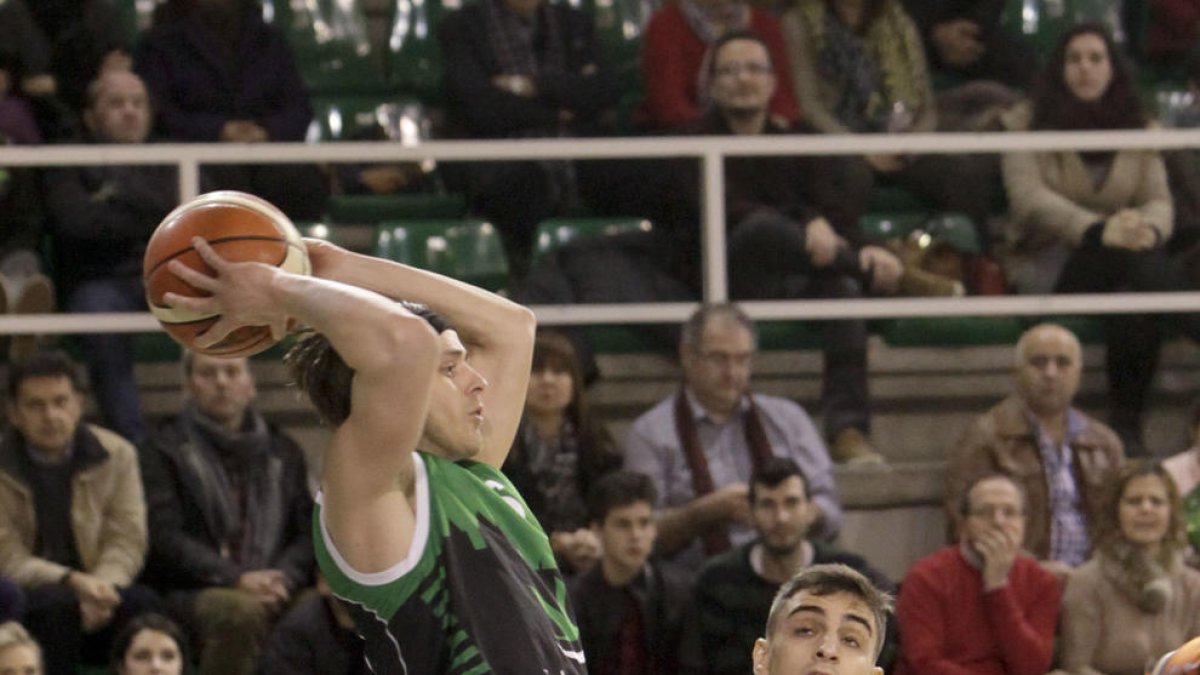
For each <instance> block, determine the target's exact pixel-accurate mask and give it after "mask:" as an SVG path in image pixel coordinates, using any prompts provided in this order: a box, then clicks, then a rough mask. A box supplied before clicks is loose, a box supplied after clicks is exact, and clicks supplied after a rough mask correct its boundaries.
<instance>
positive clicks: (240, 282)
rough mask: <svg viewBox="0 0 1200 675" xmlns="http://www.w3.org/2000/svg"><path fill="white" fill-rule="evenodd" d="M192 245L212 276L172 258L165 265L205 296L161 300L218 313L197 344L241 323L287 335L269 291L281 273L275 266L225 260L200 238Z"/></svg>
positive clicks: (217, 338) (279, 336)
mask: <svg viewBox="0 0 1200 675" xmlns="http://www.w3.org/2000/svg"><path fill="white" fill-rule="evenodd" d="M192 246H193V247H194V248H195V250H196V252H197V253H198V254H199V255H200V257H201V258H203V259H204V262H205V263H206V264H207V265H208V266H209V267H211V268H212V269H213V272H214V274H213V275H208V274H205V273H203V272H200V271H197V270H194V269H192V268H190V267H188V266H187V265H184V264H183V263H181V262H179V261H177V260H172V261H171V262H170V263H169V264H168V268H169V269H170V271H171V273H172V274H175V275H176V276H178V277H179V278H180V279H182V280H183V281H185V282H187V283H188V284H190V285H191V286H193V287H195V288H196V289H198V290H201V291H204V292H207V293H208V294H209V295H208V297H188V296H185V295H180V294H178V293H166V294H165V295H163V300H164V301H165V302H166V303H167V304H168V305H170V306H171V307H177V308H181V309H187V310H191V311H195V312H213V313H217V314H220V315H221V319H220V320H219V321H217V322H216V323H214V324H213V325H212V326H211V327H210V328H209V329H208V330H206V331H205V332H204V333H202V334H201V335H199V336H197V338H196V345H197V346H199V347H202V348H203V347H209V346H211V345H214V344H216V343H218V342H220V341H221V340H222V339H224V338H225V337H226V336H227V335H229V334H230V333H232V332H233V331H235V330H237V329H238V328H241V327H242V326H267V327H268V328H269V329H270V331H271V337H272V338H273V339H275V340H280V339H282V338H283V337H284V335H286V334H287V323H288V317H287V316H286V315H284V314H283V313H281V312H280V311H279V308H278V306H277V303H275V302H274V300H273V298H272V297H271V293H270V289H271V285H272V284H273V283H274V281H275V277H276V276H278V275H279V274H282V272H280V271H279V269H278V268H275V267H272V266H270V265H265V264H263V263H258V262H230V261H228V260H225V259H224V258H222V257H221V256H220V254H218V253H217V252H216V251H214V250H213V249H212V247H211V246H209V244H208V242H206V241H205V240H204V239H203V238H201V237H195V238H194V239H192Z"/></svg>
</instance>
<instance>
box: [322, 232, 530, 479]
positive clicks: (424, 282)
mask: <svg viewBox="0 0 1200 675" xmlns="http://www.w3.org/2000/svg"><path fill="white" fill-rule="evenodd" d="M305 241H306V243H307V244H308V250H309V256H310V257H311V258H312V262H313V273H314V274H315V275H317V276H320V277H323V278H326V279H332V280H335V281H340V282H343V283H346V284H351V285H353V286H358V287H360V288H365V289H367V290H371V291H374V292H376V293H380V294H382V295H386V296H388V297H391V298H397V299H403V300H409V301H412V302H419V303H421V304H423V305H428V306H429V307H431V308H432V309H434V310H436V311H437V312H439V313H440V314H442V315H443V316H445V317H446V319H447V320H448V321H449V322H450V323H451V324H452V325H453V326H454V328H456V329H457V331H458V334H459V336H460V337H461V338H462V341H463V344H464V345H466V347H467V350H468V356H467V358H468V360H469V361H470V363H471V365H472V366H473V367H474V368H475V369H476V370H478V371H479V372H480V373H481V374H482V375H483V376H484V378H486V379H487V381H488V387H487V388H486V389H485V390H484V393H483V401H484V419H485V424H484V446H483V450H482V451H481V452H480V453H479V455H477V456H476V459H478V460H480V461H483V462H486V463H488V464H491V465H492V466H496V467H499V466H500V465H501V464H503V463H504V458H505V457H506V456H507V455H508V451H509V449H510V448H511V447H512V440H513V437H514V436H515V435H516V431H517V425H518V424H519V423H520V419H521V412H522V410H523V409H524V407H525V395H526V392H527V391H528V383H529V369H530V363H531V361H532V359H533V337H534V331H535V329H536V321H535V319H534V316H533V313H532V312H530V311H529V310H528V309H527V308H525V307H522V306H521V305H518V304H516V303H514V302H512V301H509V300H507V299H505V298H502V297H500V296H498V295H496V294H494V293H490V292H488V291H485V290H483V289H481V288H476V287H475V286H471V285H470V284H465V283H462V282H460V281H456V280H454V279H450V278H448V277H445V276H442V275H440V274H435V273H432V272H427V271H424V270H419V269H416V268H413V267H409V266H407V265H402V264H400V263H395V262H391V261H388V260H383V259H380V258H373V257H370V256H365V255H359V254H356V253H351V252H349V251H346V250H344V249H341V248H338V247H336V246H333V245H331V244H328V243H326V242H322V241H316V240H311V239H309V240H305Z"/></svg>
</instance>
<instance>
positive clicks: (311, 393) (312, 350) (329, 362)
mask: <svg viewBox="0 0 1200 675" xmlns="http://www.w3.org/2000/svg"><path fill="white" fill-rule="evenodd" d="M397 302H399V304H400V306H401V307H403V308H404V309H407V310H408V311H410V312H412V313H413V314H415V315H417V316H419V317H421V318H422V319H425V321H427V322H428V323H429V325H430V326H432V327H433V330H434V331H436V332H437V334H438V335H441V334H442V333H444V332H445V331H448V330H451V328H452V326H451V325H450V322H448V321H446V318H445V317H443V316H442V315H441V314H438V313H437V312H435V311H433V310H432V309H430V308H428V307H426V306H425V305H421V304H418V303H415V302H408V301H407V300H399V301H397ZM283 362H284V364H286V365H287V367H288V371H289V373H290V374H291V379H292V382H293V383H294V384H295V385H296V387H297V388H299V389H300V390H301V391H302V392H304V394H305V395H306V396H308V399H309V400H310V401H312V404H313V406H314V407H316V409H317V414H319V415H320V416H321V419H322V420H324V421H325V422H326V423H328V424H331V425H333V426H335V427H337V426H341V424H342V423H343V422H345V421H346V420H347V419H348V418H349V417H350V388H351V385H352V384H353V382H354V371H353V370H352V369H351V368H350V366H348V365H346V362H345V361H344V360H343V359H342V355H341V354H338V352H337V350H336V349H334V348H333V344H332V343H331V342H329V338H327V337H325V336H324V335H322V334H320V333H318V332H316V331H312V330H310V331H307V332H305V333H304V334H303V335H301V336H300V337H299V338H297V340H296V343H295V344H294V345H292V347H291V349H289V350H288V351H287V354H285V355H284V357H283ZM398 405H399V403H398Z"/></svg>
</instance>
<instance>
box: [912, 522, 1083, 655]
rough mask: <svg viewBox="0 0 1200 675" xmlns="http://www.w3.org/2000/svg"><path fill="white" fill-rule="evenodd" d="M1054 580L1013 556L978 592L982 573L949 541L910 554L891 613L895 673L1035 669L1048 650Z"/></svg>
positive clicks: (1055, 605)
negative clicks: (896, 631) (896, 642)
mask: <svg viewBox="0 0 1200 675" xmlns="http://www.w3.org/2000/svg"><path fill="white" fill-rule="evenodd" d="M1061 597H1062V584H1061V583H1059V581H1058V578H1057V577H1055V576H1054V575H1053V574H1051V573H1049V572H1047V571H1045V570H1043V569H1042V568H1041V566H1040V565H1038V563H1037V561H1036V560H1034V559H1033V558H1031V557H1029V556H1026V555H1021V556H1019V557H1018V558H1017V560H1016V562H1015V563H1014V564H1013V567H1012V570H1010V571H1009V573H1008V583H1007V584H1006V585H1004V586H1003V587H1001V588H998V589H996V590H993V591H989V592H988V593H984V592H983V576H982V574H981V573H980V571H979V570H978V569H976V568H975V567H973V566H971V564H970V563H968V562H967V560H966V558H964V557H963V554H962V551H961V550H959V547H958V546H957V545H954V546H947V547H945V548H943V549H941V550H939V551H936V552H934V553H932V554H931V555H928V556H926V557H924V558H922V559H921V560H918V561H917V563H916V564H915V565H913V567H912V569H911V570H909V572H908V576H906V577H905V578H904V583H902V584H901V585H900V599H899V601H898V603H897V606H896V619H897V621H898V622H899V628H900V660H899V663H898V664H897V667H896V670H895V675H1043V673H1045V672H1046V671H1047V670H1049V669H1050V659H1051V657H1052V656H1053V653H1054V628H1055V624H1056V623H1057V621H1058V609H1059V605H1060V599H1061Z"/></svg>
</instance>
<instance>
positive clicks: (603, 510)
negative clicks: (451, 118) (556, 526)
mask: <svg viewBox="0 0 1200 675" xmlns="http://www.w3.org/2000/svg"><path fill="white" fill-rule="evenodd" d="M657 498H658V491H657V490H656V489H655V487H654V481H653V480H651V479H650V477H649V476H647V475H646V474H644V473H639V472H637V471H623V470H622V471H613V472H611V473H606V474H604V475H603V476H601V477H600V479H599V480H597V481H596V482H595V483H593V484H592V487H591V488H589V489H588V492H587V513H588V520H589V521H591V522H592V523H593V524H600V523H603V522H604V520H605V519H606V518H608V514H609V512H610V511H612V510H613V509H617V508H620V507H622V506H629V505H630V504H634V503H636V502H646V503H647V504H649V505H650V506H654V501H655V499H657Z"/></svg>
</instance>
